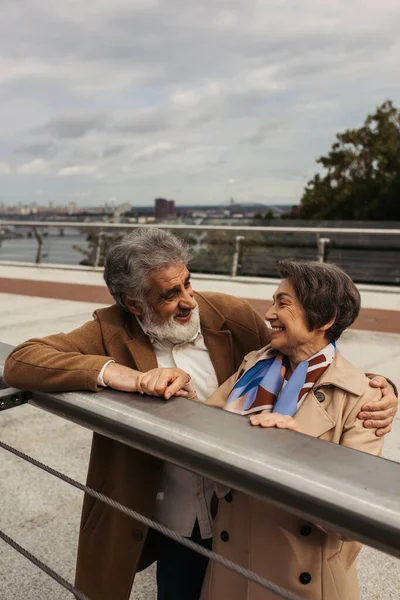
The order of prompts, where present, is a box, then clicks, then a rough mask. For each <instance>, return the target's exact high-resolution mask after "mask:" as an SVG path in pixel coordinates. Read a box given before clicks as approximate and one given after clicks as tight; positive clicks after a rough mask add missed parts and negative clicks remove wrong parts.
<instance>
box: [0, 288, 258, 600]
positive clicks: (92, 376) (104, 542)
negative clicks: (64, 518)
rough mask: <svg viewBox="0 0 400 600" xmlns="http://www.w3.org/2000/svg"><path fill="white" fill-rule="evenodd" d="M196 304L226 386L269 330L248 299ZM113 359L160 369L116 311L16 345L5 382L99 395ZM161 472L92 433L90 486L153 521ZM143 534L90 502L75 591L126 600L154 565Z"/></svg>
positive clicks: (220, 297)
mask: <svg viewBox="0 0 400 600" xmlns="http://www.w3.org/2000/svg"><path fill="white" fill-rule="evenodd" d="M196 300H197V302H198V304H199V309H200V322H201V330H202V333H203V335H204V341H205V344H206V346H207V349H208V351H209V353H210V357H211V361H212V363H213V365H214V368H215V371H216V373H217V378H218V382H219V383H220V384H221V383H222V382H224V381H225V380H226V379H227V378H228V377H230V376H231V375H232V373H234V372H235V371H236V370H237V368H238V367H239V365H240V364H241V362H242V360H243V356H244V355H245V354H247V353H248V352H250V351H251V350H256V349H259V348H261V347H262V346H265V344H266V343H267V342H268V341H269V334H268V330H267V327H266V325H265V322H264V321H263V320H262V319H261V317H259V316H258V315H257V314H256V313H255V312H254V310H253V309H252V308H251V306H250V304H249V303H248V302H247V301H245V300H239V299H237V298H234V297H233V296H227V295H225V294H216V293H205V294H196ZM108 357H111V358H114V359H115V360H116V361H117V362H118V363H119V364H121V365H126V366H127V367H132V368H134V369H138V370H140V371H148V370H149V369H153V368H155V367H157V359H156V356H155V354H154V351H153V348H152V346H151V344H150V342H149V339H148V338H147V337H146V335H145V334H144V333H143V330H142V329H141V327H140V326H139V324H138V323H137V321H136V319H134V318H132V317H131V316H130V315H129V314H127V313H124V312H123V311H121V309H119V308H118V307H117V306H111V307H109V308H105V309H102V310H98V311H96V313H95V315H94V319H93V320H92V321H90V322H89V323H86V324H85V325H83V326H82V327H80V328H79V329H76V330H75V331H72V332H71V333H68V334H63V333H60V334H57V335H52V336H49V337H47V338H44V339H34V340H29V341H27V342H25V343H23V344H21V345H20V346H17V348H15V350H14V351H13V352H12V353H11V355H10V356H9V358H8V359H7V362H6V364H5V369H4V377H5V380H6V381H7V383H8V384H9V385H11V386H14V387H18V388H20V389H29V390H43V391H67V390H92V391H98V390H99V388H98V386H97V376H98V374H99V372H100V370H101V368H102V366H103V365H104V363H105V362H107V360H108ZM99 401H100V397H99ZM71 451H72V452H73V449H72V450H71ZM162 466H163V463H162V461H160V460H158V459H156V458H154V457H153V456H150V455H148V454H145V453H144V452H140V451H139V450H135V449H134V448H131V447H130V446H125V445H124V444H121V443H119V442H116V441H114V440H112V439H110V438H107V437H104V436H102V435H100V434H97V433H95V434H94V435H93V443H92V451H91V457H90V465H89V472H88V478H87V482H88V485H89V486H90V487H92V488H94V489H95V490H98V491H100V492H102V493H104V494H105V495H108V496H110V497H111V498H113V499H114V500H116V501H118V502H121V503H122V504H125V505H126V506H129V507H130V508H132V509H134V510H136V511H138V512H140V513H142V514H144V515H147V516H151V515H152V514H153V510H154V506H155V500H156V494H157V492H158V487H159V482H160V474H161V471H162ZM146 536H147V527H145V526H144V525H141V524H140V523H137V522H135V521H133V520H132V519H130V518H129V517H127V516H125V515H124V514H122V513H121V512H119V511H117V510H114V509H112V508H110V507H109V506H107V505H105V504H104V503H103V502H100V501H99V500H94V499H93V498H91V497H90V496H86V497H85V500H84V503H83V510H82V521H81V531H80V536H79V547H78V563H77V572H76V584H77V587H78V588H79V589H80V590H81V591H83V592H84V593H85V594H86V595H87V596H88V597H89V598H90V599H91V600H128V599H129V597H130V592H131V588H132V584H133V580H134V577H135V573H136V572H137V571H138V570H140V569H141V568H143V567H144V566H146V565H148V564H149V563H151V562H152V560H153V559H154V553H153V548H152V546H151V544H146V546H145V540H146ZM143 549H144V552H143Z"/></svg>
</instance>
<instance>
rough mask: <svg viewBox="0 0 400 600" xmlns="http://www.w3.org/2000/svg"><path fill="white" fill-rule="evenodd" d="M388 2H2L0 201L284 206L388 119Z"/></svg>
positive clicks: (398, 7) (397, 82)
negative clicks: (381, 109)
mask: <svg viewBox="0 0 400 600" xmlns="http://www.w3.org/2000/svg"><path fill="white" fill-rule="evenodd" d="M399 31H400V2H399V0H381V1H380V2H377V1H376V0H335V1H334V2H332V1H331V0H329V2H328V1H326V0H246V1H245V0H200V2H194V0H192V1H190V0H189V1H188V0H63V1H61V2H56V1H55V0H0V201H2V202H5V203H8V204H14V203H18V202H22V203H30V202H37V203H39V204H47V203H48V202H49V201H50V200H53V201H56V202H59V203H67V202H70V201H75V202H78V203H80V204H83V205H94V204H99V203H104V202H105V201H108V200H110V199H115V200H116V201H117V203H122V202H131V203H133V204H151V203H152V202H153V199H154V198H155V197H156V196H163V197H167V198H174V199H176V200H177V202H179V203H185V204H194V203H203V204H211V203H222V202H226V201H227V200H228V199H229V197H231V196H232V197H234V198H235V199H236V200H238V201H239V200H240V201H243V200H247V201H261V202H266V203H267V202H271V203H290V204H292V203H294V202H297V201H298V200H299V198H300V197H301V193H302V189H303V187H304V184H305V183H306V181H307V180H308V179H309V177H310V176H311V175H312V174H313V173H314V172H315V169H316V165H315V159H316V158H317V157H318V156H319V155H320V154H321V153H325V152H326V151H328V149H329V147H330V145H331V143H332V142H333V141H334V136H335V133H336V132H338V131H340V130H343V129H344V128H347V127H357V126H359V125H360V124H361V123H362V122H363V120H364V118H365V116H366V114H367V113H369V112H371V111H372V110H374V107H375V106H376V105H377V104H380V103H382V102H383V101H384V100H386V99H392V100H393V102H394V103H395V105H396V106H397V107H399V106H400V68H399V65H400V36H399Z"/></svg>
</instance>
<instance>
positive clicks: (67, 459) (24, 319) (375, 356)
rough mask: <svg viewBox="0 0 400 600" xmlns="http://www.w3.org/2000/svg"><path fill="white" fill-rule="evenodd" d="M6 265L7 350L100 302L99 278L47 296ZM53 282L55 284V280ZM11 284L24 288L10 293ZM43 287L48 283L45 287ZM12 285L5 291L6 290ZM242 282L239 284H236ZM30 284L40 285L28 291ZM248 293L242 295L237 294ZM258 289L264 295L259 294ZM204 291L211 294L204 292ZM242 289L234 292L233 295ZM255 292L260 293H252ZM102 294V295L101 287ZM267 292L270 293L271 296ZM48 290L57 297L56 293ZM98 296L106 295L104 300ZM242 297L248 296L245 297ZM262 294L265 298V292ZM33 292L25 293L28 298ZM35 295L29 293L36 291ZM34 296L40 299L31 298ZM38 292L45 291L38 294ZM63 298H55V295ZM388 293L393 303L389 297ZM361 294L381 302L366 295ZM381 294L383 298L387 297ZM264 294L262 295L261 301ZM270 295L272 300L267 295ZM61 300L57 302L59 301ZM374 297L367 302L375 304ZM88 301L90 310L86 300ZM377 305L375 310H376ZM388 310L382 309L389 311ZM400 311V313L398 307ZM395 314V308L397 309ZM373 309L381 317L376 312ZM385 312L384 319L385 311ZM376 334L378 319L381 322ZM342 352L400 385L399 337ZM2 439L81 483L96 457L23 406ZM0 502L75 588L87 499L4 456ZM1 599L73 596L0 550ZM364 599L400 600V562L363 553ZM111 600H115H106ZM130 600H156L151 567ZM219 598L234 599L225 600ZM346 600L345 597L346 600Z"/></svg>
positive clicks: (371, 337) (399, 447)
mask: <svg viewBox="0 0 400 600" xmlns="http://www.w3.org/2000/svg"><path fill="white" fill-rule="evenodd" d="M2 269H3V268H2V267H0V278H1V280H0V291H3V292H6V291H7V292H8V293H0V340H1V341H2V342H6V343H9V344H18V343H19V342H22V341H23V340H25V339H27V338H29V337H35V336H39V337H40V336H44V335H48V334H51V333H54V332H56V331H70V330H71V329H73V328H74V327H77V326H79V325H81V324H82V323H83V322H84V321H86V320H88V319H90V318H91V314H92V312H93V310H94V309H96V308H99V307H100V304H102V303H103V302H105V303H108V301H109V300H108V299H107V298H106V297H105V296H104V288H101V287H100V282H101V279H100V278H99V274H98V273H84V272H81V273H77V272H74V273H73V274H70V275H69V276H70V277H71V278H72V276H73V277H76V278H77V279H78V275H79V278H80V277H81V276H82V277H83V281H86V284H85V285H82V284H80V285H78V283H77V281H75V283H73V282H72V287H71V282H69V281H63V280H62V273H61V275H60V272H57V273H52V274H51V273H49V271H47V270H44V269H43V271H45V275H46V274H47V277H48V278H49V277H52V276H53V275H55V276H57V277H59V278H60V279H61V280H60V279H59V280H58V284H60V285H61V286H62V285H65V284H66V285H67V287H65V288H63V287H57V286H55V284H54V282H53V283H51V282H50V283H49V287H48V288H47V290H48V293H47V295H46V294H45V293H44V290H45V288H44V287H40V286H38V285H37V283H36V282H37V281H39V282H40V277H41V276H42V275H41V273H40V272H39V271H42V269H40V270H33V273H32V272H31V271H30V273H31V274H32V275H34V277H33V278H31V279H28V278H26V279H24V278H23V277H21V275H23V271H22V270H20V271H18V277H11V276H10V275H9V274H5V273H4V272H3V270H2ZM91 276H95V277H97V280H96V283H92V282H90V283H89V281H88V280H89V279H90V277H91ZM55 278H56V277H55ZM10 280H13V281H14V282H17V283H15V285H19V286H20V290H21V293H20V294H17V293H16V291H17V288H13V287H11V283H10ZM194 281H195V288H197V289H199V290H201V289H203V290H204V289H210V288H211V285H213V286H214V285H215V288H214V289H218V290H219V291H224V292H228V293H236V295H243V296H246V297H249V298H251V299H252V301H259V300H260V298H259V297H257V294H261V293H264V292H265V290H266V289H267V288H266V287H265V286H266V285H269V286H271V289H275V282H270V283H268V284H266V283H254V284H252V285H250V284H247V283H243V284H242V283H241V282H236V281H235V282H231V281H229V280H225V281H217V280H216V279H212V278H207V279H202V278H197V277H195V278H194ZM45 282H46V280H42V281H41V283H42V284H44V283H45ZM6 283H7V287H8V289H7V290H5V289H4V286H5V284H6ZM238 284H239V286H238ZM31 285H34V286H36V287H32V288H30V286H31ZM240 285H243V287H240ZM259 285H260V286H262V289H261V291H260V290H259V288H258V287H257V286H259ZM205 286H207V287H205ZM236 286H238V287H236ZM253 286H254V287H253ZM76 288H80V289H81V292H83V293H80V296H79V298H76V299H75V300H64V299H59V297H60V295H61V298H62V297H63V295H64V294H67V293H72V292H73V293H75V291H74V290H76ZM96 288H98V289H96ZM268 289H269V288H268ZM51 290H53V291H52V292H51ZM90 290H92V293H96V294H97V293H101V294H103V296H102V297H103V298H104V301H103V302H101V298H100V297H97V296H90V293H91V292H90ZM242 290H244V291H245V292H246V293H244V291H242ZM263 290H264V291H263ZM24 292H29V293H24ZM31 292H32V293H31ZM33 292H34V293H33ZM39 292H40V293H39ZM56 293H57V294H59V295H58V296H57V295H56ZM385 293H386V294H387V297H386V296H384V294H385ZM363 294H366V295H367V298H368V294H375V295H377V296H379V294H377V291H376V288H374V289H373V290H372V291H370V292H369V291H368V290H364V291H363ZM381 296H382V297H381V298H380V299H379V298H378V299H377V300H379V303H380V304H378V309H379V306H381V308H380V310H381V311H382V307H384V306H387V305H389V306H388V308H389V307H390V309H389V311H392V312H394V313H395V316H397V314H398V313H397V312H396V308H395V306H396V301H397V300H396V299H397V298H398V297H400V296H398V292H397V291H396V292H392V291H390V292H383V291H382V292H381ZM383 296H384V297H383ZM264 297H267V296H261V298H264ZM269 297H270V296H269ZM57 298H58V299H57ZM371 298H372V296H369V299H370V301H371V302H372V300H371ZM89 299H91V300H92V301H91V302H88V300H89ZM377 300H376V299H375V300H374V302H375V303H377ZM385 303H386V304H385ZM399 309H400V306H399ZM399 309H397V310H399ZM371 310H375V308H374V306H372V307H371ZM382 312H386V311H382ZM377 322H378V325H379V327H381V326H383V325H381V323H382V321H377ZM340 347H341V349H342V351H343V353H344V354H345V355H346V357H348V358H349V359H350V360H351V361H352V362H353V363H354V364H356V365H358V366H360V367H361V368H362V369H364V370H365V371H373V372H378V373H383V374H385V375H386V376H388V377H390V378H392V379H393V381H394V382H395V383H396V384H397V385H398V386H400V376H399V361H400V335H396V334H391V333H383V332H379V331H368V330H367V328H365V330H364V331H356V330H352V331H348V332H346V333H345V334H344V336H343V339H341V341H340ZM399 421H400V420H399V418H397V421H396V424H395V427H394V430H393V433H392V434H391V435H390V436H388V437H387V439H386V443H385V450H384V455H385V457H387V458H390V459H391V460H396V461H400V422H399ZM0 437H1V439H2V440H3V441H5V442H7V443H9V444H11V445H14V446H15V447H17V448H19V449H20V450H22V451H24V452H27V453H28V454H31V455H32V456H34V457H35V458H37V459H39V460H41V461H43V462H45V463H47V464H49V465H51V466H52V467H54V468H56V469H58V470H60V471H62V472H64V473H66V474H68V475H70V476H71V477H74V478H76V479H78V480H79V481H84V480H85V476H86V468H87V461H88V456H89V449H90V440H91V433H90V432H89V431H87V430H86V429H83V428H80V427H77V426H75V425H74V424H72V423H69V422H68V421H64V420H63V419H61V418H58V417H55V416H53V415H51V414H48V413H45V412H42V411H40V410H39V409H35V408H34V407H32V406H22V407H20V408H16V409H13V410H10V411H6V412H4V413H1V414H0ZM0 498H1V505H2V511H1V528H2V529H3V530H4V531H5V532H6V533H8V534H9V535H11V536H13V537H15V539H16V540H17V541H19V542H20V543H21V544H22V545H24V546H25V547H27V548H28V549H29V550H31V551H32V552H33V553H35V554H36V555H37V556H38V557H39V558H41V559H42V560H44V561H45V562H47V563H48V564H50V566H52V567H53V568H54V569H55V570H57V571H58V572H60V573H61V574H62V575H63V576H64V577H65V578H66V579H68V580H69V581H72V580H73V574H74V565H75V556H76V543H77V532H78V528H79V516H80V509H81V501H82V495H81V493H80V492H78V491H77V490H74V489H73V488H71V487H69V486H67V485H66V484H65V483H63V482H61V481H58V480H56V479H54V478H53V477H50V476H49V475H46V474H45V473H42V472H40V471H38V470H37V469H35V467H33V466H30V465H27V464H25V463H23V462H22V461H20V460H18V459H16V458H15V457H13V456H11V455H8V454H7V453H5V452H4V451H0ZM0 567H1V582H0V600H22V599H25V598H27V599H28V598H29V600H70V598H71V595H70V594H69V593H68V592H65V591H64V590H62V589H61V588H60V587H59V586H58V584H56V583H54V582H52V581H51V580H50V579H49V578H48V577H47V576H46V575H44V574H42V573H41V572H40V571H38V570H37V568H36V567H34V566H33V565H31V564H30V563H28V562H27V561H26V560H25V559H24V558H22V557H20V556H19V555H18V554H17V553H16V552H15V551H14V550H12V549H11V548H9V547H7V546H5V544H4V543H3V542H0ZM359 570H360V584H361V591H362V593H361V600H399V598H400V594H399V581H400V560H397V559H394V558H391V557H389V556H386V555H384V554H382V553H380V552H377V551H375V550H371V549H370V548H365V549H364V550H363V552H362V555H361V558H360V560H359ZM110 600H111V599H110ZM131 600H156V591H155V583H154V568H151V569H149V570H147V571H146V572H144V573H143V574H141V575H140V576H139V577H138V578H137V581H136V583H135V587H134V590H133V592H132V596H131ZM221 600H228V599H224V598H221ZM343 600H345V599H343Z"/></svg>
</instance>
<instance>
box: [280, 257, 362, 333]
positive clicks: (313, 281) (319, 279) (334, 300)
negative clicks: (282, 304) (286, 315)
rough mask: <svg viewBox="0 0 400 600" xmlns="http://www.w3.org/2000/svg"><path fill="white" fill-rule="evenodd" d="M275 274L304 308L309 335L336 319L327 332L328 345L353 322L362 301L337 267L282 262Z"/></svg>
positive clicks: (310, 263) (351, 282)
mask: <svg viewBox="0 0 400 600" xmlns="http://www.w3.org/2000/svg"><path fill="white" fill-rule="evenodd" d="M277 267H278V271H279V273H280V275H281V277H283V278H284V279H288V280H289V281H290V282H291V284H292V285H293V287H294V289H295V291H296V295H297V299H298V301H299V302H300V304H301V305H302V307H303V308H304V310H305V312H306V316H307V320H308V326H309V329H310V331H312V330H314V329H318V327H322V326H323V325H326V324H327V323H329V321H331V320H332V319H335V321H334V323H333V325H332V326H331V327H330V328H329V329H328V330H327V331H326V336H327V338H328V339H329V341H332V340H337V339H338V338H339V337H340V336H341V335H342V333H343V331H344V330H345V329H347V327H350V325H352V323H354V321H355V320H356V318H357V316H358V313H359V312H360V307H361V298H360V293H359V291H358V289H357V288H356V286H355V284H354V283H353V281H352V279H351V278H350V277H349V276H348V275H347V274H346V273H345V272H344V271H342V269H340V268H339V267H337V266H336V265H332V264H328V263H319V262H311V261H310V262H306V261H304V262H301V261H295V260H282V261H279V262H278V263H277Z"/></svg>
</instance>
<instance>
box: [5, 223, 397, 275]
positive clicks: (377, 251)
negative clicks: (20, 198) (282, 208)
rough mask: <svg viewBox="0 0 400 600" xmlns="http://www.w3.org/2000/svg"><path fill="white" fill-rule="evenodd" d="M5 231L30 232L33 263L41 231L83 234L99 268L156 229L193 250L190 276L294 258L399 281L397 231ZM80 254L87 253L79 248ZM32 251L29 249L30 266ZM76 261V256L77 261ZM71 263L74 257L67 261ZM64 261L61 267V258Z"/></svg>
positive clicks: (265, 268) (37, 227) (253, 270)
mask: <svg viewBox="0 0 400 600" xmlns="http://www.w3.org/2000/svg"><path fill="white" fill-rule="evenodd" d="M6 226H8V227H9V226H11V227H15V228H16V230H21V229H23V230H25V231H26V230H27V228H28V231H29V232H32V231H33V232H34V235H32V241H33V243H34V240H35V239H36V240H37V244H38V245H37V248H36V264H40V263H41V262H42V261H43V258H45V257H43V248H44V246H45V244H46V239H45V238H44V234H43V232H42V231H41V230H44V229H49V228H51V230H54V229H58V230H59V232H60V234H63V232H64V229H68V228H69V229H75V230H76V229H77V230H79V231H83V232H85V233H86V234H87V236H88V238H89V247H90V251H88V252H87V258H86V259H84V260H86V261H87V262H86V263H85V264H88V265H91V266H93V267H98V266H99V265H101V264H102V262H103V259H104V254H105V252H106V251H107V248H108V246H109V244H110V243H112V241H113V238H115V236H117V235H118V234H120V233H123V232H127V231H130V230H132V229H137V228H148V227H160V228H162V229H169V230H173V231H174V232H175V233H176V234H177V235H178V236H181V237H184V238H185V239H187V240H188V241H189V243H190V244H191V245H192V247H193V248H194V250H195V254H196V256H195V258H194V261H193V263H192V271H193V272H204V273H208V272H212V273H218V274H224V275H231V276H232V277H235V276H237V275H238V274H240V275H245V276H246V275H247V276H249V275H256V276H265V277H271V276H274V275H275V274H276V271H275V263H276V260H277V259H281V258H285V257H292V258H303V259H311V260H318V261H320V262H324V261H328V262H335V263H336V264H338V265H339V266H341V267H342V268H344V269H345V270H346V271H347V272H348V273H349V275H350V276H351V277H352V278H353V279H354V280H355V281H359V282H363V281H364V282H376V283H399V282H400V260H399V259H400V229H390V228H388V229H382V228H375V229H373V228H357V227H349V228H345V227H299V226H286V227H285V226H271V227H265V226H256V225H255V226H241V225H239V226H229V225H226V226H224V225H221V226H215V225H189V224H176V223H166V222H162V223H159V224H156V225H150V224H138V223H103V222H87V223H86V222H85V223H83V222H72V221H59V222H57V221H51V222H50V221H6V220H0V228H1V227H6ZM30 234H31V233H30ZM79 251H80V252H83V253H84V254H86V249H82V247H81V248H80V250H79ZM34 252H35V250H34V247H33V248H32V249H31V254H32V261H33V255H34ZM77 257H78V254H76V260H78V259H77ZM0 258H1V253H0ZM74 260H75V256H74V257H73V258H72V259H71V262H73V261H74ZM62 261H63V262H65V260H64V257H62ZM50 262H58V260H54V261H50Z"/></svg>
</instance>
